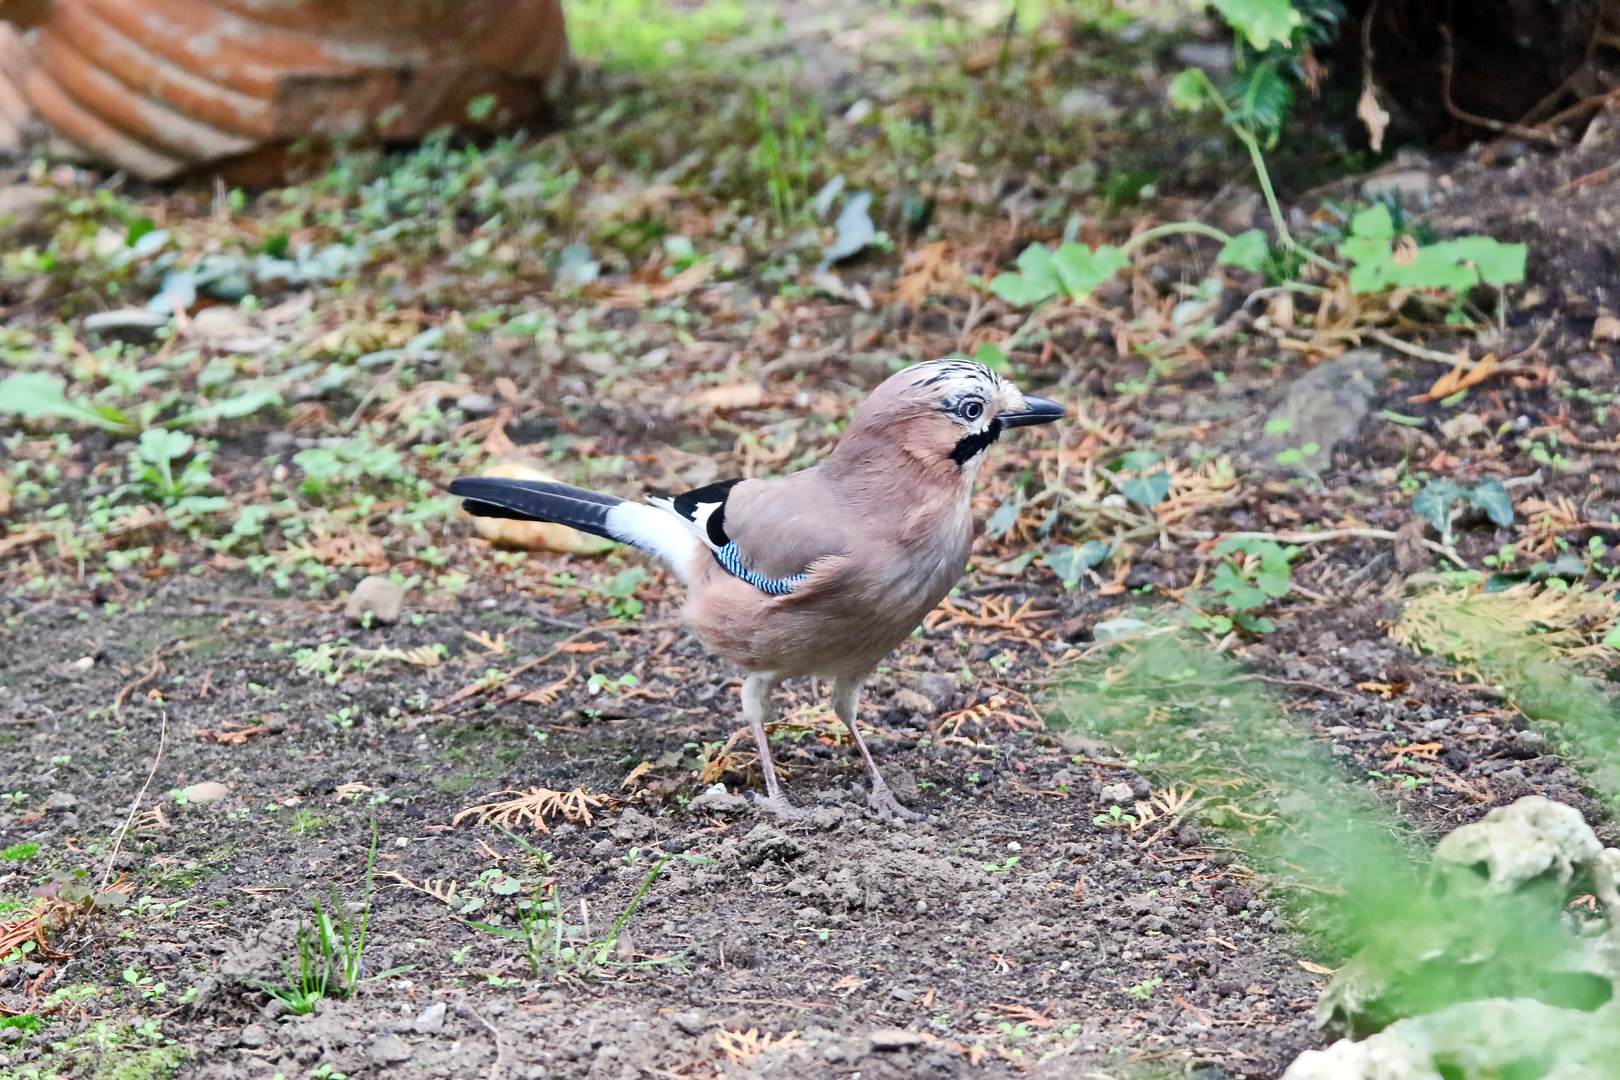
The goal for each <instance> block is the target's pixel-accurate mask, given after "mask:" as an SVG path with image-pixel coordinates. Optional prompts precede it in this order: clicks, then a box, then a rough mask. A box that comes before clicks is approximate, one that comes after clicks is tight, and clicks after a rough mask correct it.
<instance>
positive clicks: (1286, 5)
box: [1211, 0, 1303, 52]
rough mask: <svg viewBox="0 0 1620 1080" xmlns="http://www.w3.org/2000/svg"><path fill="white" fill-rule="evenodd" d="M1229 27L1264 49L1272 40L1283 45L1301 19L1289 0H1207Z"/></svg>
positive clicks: (1262, 50) (1256, 46)
mask: <svg viewBox="0 0 1620 1080" xmlns="http://www.w3.org/2000/svg"><path fill="white" fill-rule="evenodd" d="M1211 2H1212V3H1213V4H1214V5H1215V8H1216V10H1218V11H1219V12H1220V13H1221V14H1222V15H1224V16H1225V17H1226V21H1227V22H1228V23H1230V24H1231V26H1232V29H1233V30H1236V31H1237V32H1238V33H1240V34H1242V35H1243V36H1244V37H1246V38H1248V39H1249V44H1250V45H1253V46H1254V47H1255V49H1256V50H1257V51H1260V52H1264V51H1265V49H1266V47H1267V46H1268V45H1270V44H1271V43H1272V42H1273V41H1275V42H1276V43H1277V44H1279V45H1287V44H1288V42H1289V39H1290V38H1291V37H1292V36H1293V32H1294V28H1295V27H1297V26H1299V25H1301V23H1302V22H1303V20H1302V19H1301V18H1300V14H1299V12H1297V11H1295V10H1294V5H1293V4H1291V3H1290V2H1289V0H1211Z"/></svg>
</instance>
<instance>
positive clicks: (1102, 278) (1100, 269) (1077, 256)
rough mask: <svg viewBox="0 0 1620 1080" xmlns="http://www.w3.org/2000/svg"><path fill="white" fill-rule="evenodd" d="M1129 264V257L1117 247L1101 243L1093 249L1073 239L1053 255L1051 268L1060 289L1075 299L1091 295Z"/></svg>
mask: <svg viewBox="0 0 1620 1080" xmlns="http://www.w3.org/2000/svg"><path fill="white" fill-rule="evenodd" d="M1129 264H1130V259H1128V258H1126V256H1125V255H1124V253H1122V252H1121V251H1120V250H1119V248H1117V247H1113V246H1111V245H1109V244H1100V245H1098V247H1097V250H1096V251H1092V250H1091V249H1090V248H1088V247H1086V246H1085V245H1084V244H1077V243H1075V242H1074V241H1072V240H1071V241H1069V242H1068V243H1066V244H1064V245H1062V246H1061V247H1059V248H1058V249H1057V254H1056V255H1053V256H1052V268H1053V269H1054V270H1056V271H1057V276H1058V280H1059V282H1060V283H1061V284H1062V286H1063V291H1064V292H1066V293H1068V295H1069V296H1070V297H1071V298H1073V299H1075V300H1083V299H1084V298H1086V297H1087V296H1090V295H1091V294H1092V293H1093V292H1094V291H1095V290H1096V289H1097V287H1098V286H1099V285H1102V284H1103V283H1104V282H1106V281H1107V280H1108V279H1109V278H1111V277H1113V276H1114V275H1115V274H1116V273H1118V272H1119V271H1120V270H1122V269H1124V268H1125V267H1126V266H1128V265H1129Z"/></svg>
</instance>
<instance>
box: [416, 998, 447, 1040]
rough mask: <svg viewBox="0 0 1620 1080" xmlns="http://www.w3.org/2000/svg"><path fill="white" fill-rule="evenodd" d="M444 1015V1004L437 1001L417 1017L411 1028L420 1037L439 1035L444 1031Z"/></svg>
mask: <svg viewBox="0 0 1620 1080" xmlns="http://www.w3.org/2000/svg"><path fill="white" fill-rule="evenodd" d="M444 1013H445V1004H444V1002H442V1001H435V1002H434V1003H433V1004H431V1005H429V1006H428V1007H427V1008H425V1009H423V1010H422V1011H421V1013H419V1014H418V1015H417V1017H416V1020H415V1021H414V1022H413V1023H412V1024H411V1027H413V1028H415V1029H416V1033H417V1034H418V1035H437V1034H438V1033H439V1032H441V1031H443V1030H444Z"/></svg>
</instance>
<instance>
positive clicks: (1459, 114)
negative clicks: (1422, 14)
mask: <svg viewBox="0 0 1620 1080" xmlns="http://www.w3.org/2000/svg"><path fill="white" fill-rule="evenodd" d="M1440 37H1441V38H1442V39H1443V40H1444V42H1445V48H1444V49H1443V50H1442V51H1441V54H1440V101H1441V103H1442V104H1444V105H1445V107H1446V112H1448V113H1450V114H1451V115H1452V116H1454V117H1456V118H1457V119H1458V120H1461V121H1462V122H1463V123H1465V124H1472V125H1474V126H1475V127H1481V128H1484V129H1485V130H1486V131H1494V132H1496V133H1497V134H1498V135H1514V136H1517V137H1518V138H1521V139H1529V140H1530V141H1532V142H1538V143H1541V144H1542V145H1544V146H1551V147H1553V148H1554V149H1558V150H1562V149H1564V148H1565V147H1566V146H1568V145H1569V140H1568V139H1566V138H1564V137H1563V136H1562V135H1560V134H1558V133H1557V132H1556V131H1552V130H1543V129H1542V128H1534V127H1524V126H1523V125H1521V124H1510V123H1508V122H1507V121H1505V120H1492V119H1491V118H1490V117H1488V116H1480V115H1479V114H1477V113H1471V112H1467V111H1465V110H1463V109H1460V108H1458V107H1457V104H1456V102H1454V101H1452V100H1451V65H1452V48H1451V27H1449V26H1446V25H1444V24H1441V26H1440ZM1549 123H1551V121H1549Z"/></svg>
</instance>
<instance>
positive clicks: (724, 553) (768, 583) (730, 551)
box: [714, 542, 807, 596]
mask: <svg viewBox="0 0 1620 1080" xmlns="http://www.w3.org/2000/svg"><path fill="white" fill-rule="evenodd" d="M714 557H715V558H716V559H718V560H719V561H720V565H721V566H723V567H725V568H726V572H727V573H729V574H730V575H731V576H732V577H735V578H741V579H742V580H743V581H746V582H748V584H750V585H752V586H753V587H754V588H756V589H758V590H760V591H761V592H765V593H769V594H770V595H772V596H786V595H787V594H788V593H790V592H792V591H793V590H795V589H797V588H798V587H799V586H800V585H803V584H804V579H805V577H806V576H807V575H805V574H794V575H793V576H792V577H785V578H768V577H766V576H765V575H763V574H756V573H755V572H754V571H752V570H750V569H748V567H746V566H744V565H743V561H742V552H740V551H738V550H737V545H736V543H734V542H733V543H728V544H727V545H726V546H725V547H722V548H717V549H716V550H715V553H714Z"/></svg>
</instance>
